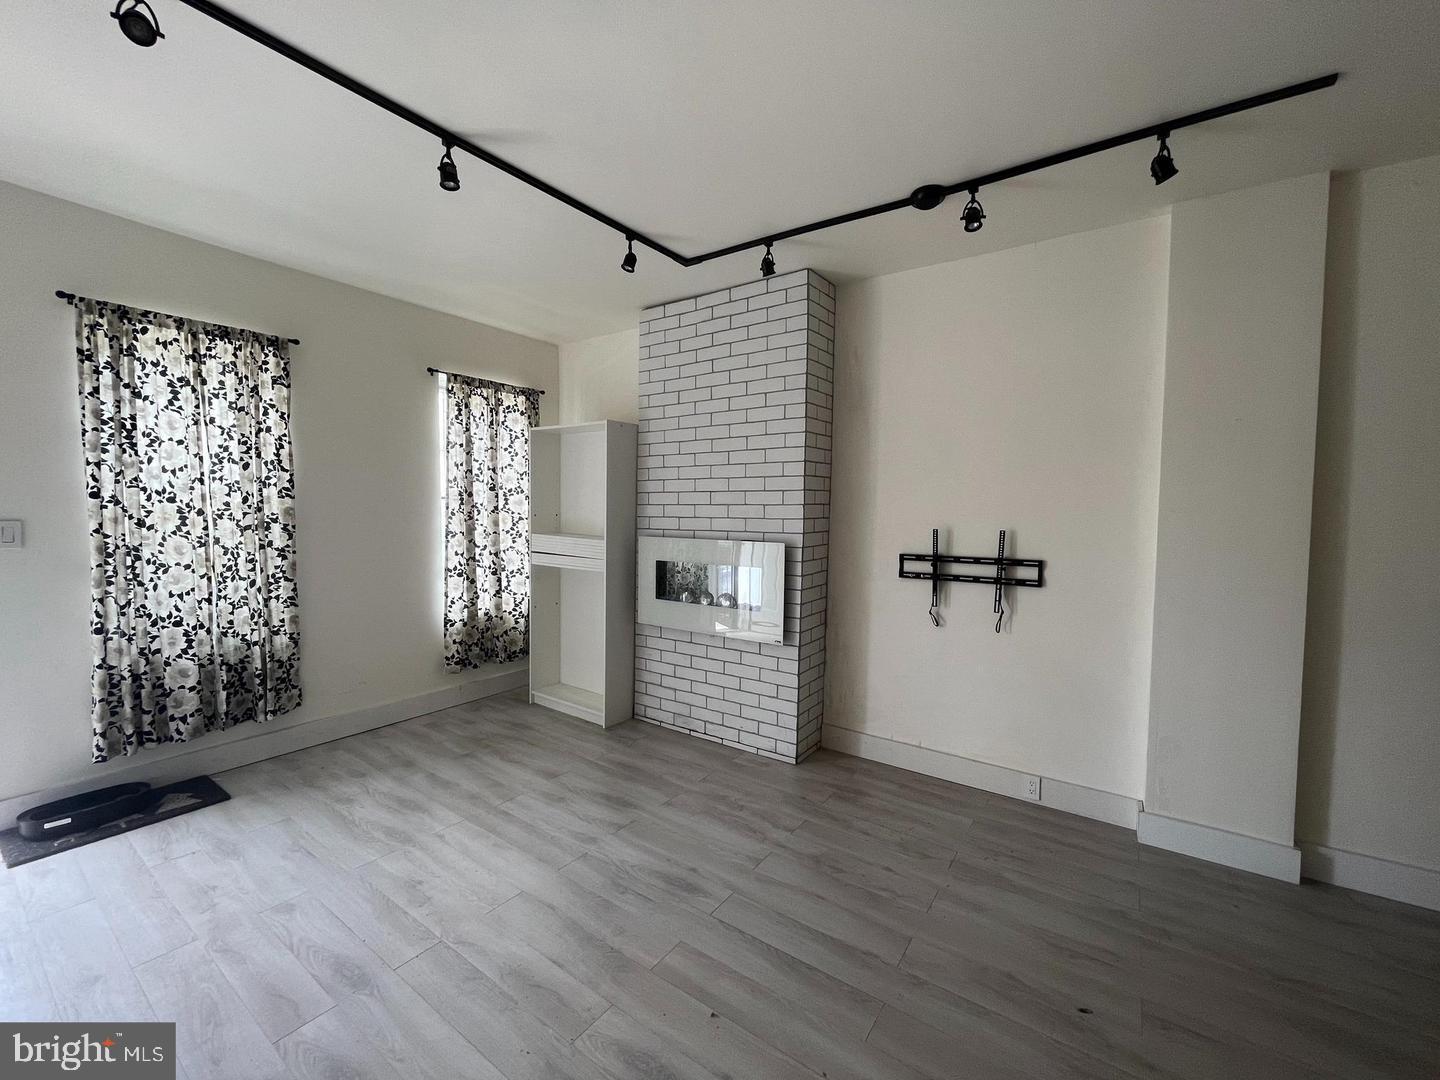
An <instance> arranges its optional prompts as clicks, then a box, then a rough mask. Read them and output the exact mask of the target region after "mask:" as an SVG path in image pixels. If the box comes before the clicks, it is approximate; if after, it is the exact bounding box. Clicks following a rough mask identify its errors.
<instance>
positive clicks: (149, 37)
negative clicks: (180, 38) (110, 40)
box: [110, 0, 165, 49]
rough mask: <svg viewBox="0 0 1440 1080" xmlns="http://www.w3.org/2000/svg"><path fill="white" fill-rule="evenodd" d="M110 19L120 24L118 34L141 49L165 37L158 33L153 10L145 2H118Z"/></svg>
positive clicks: (157, 24)
mask: <svg viewBox="0 0 1440 1080" xmlns="http://www.w3.org/2000/svg"><path fill="white" fill-rule="evenodd" d="M110 17H111V18H112V19H114V20H115V21H116V22H118V23H119V24H120V32H121V33H122V34H124V35H125V36H126V37H127V38H129V39H130V40H131V41H133V42H134V43H135V44H136V45H139V46H140V47H141V48H142V49H148V48H150V46H151V45H154V44H155V42H157V41H159V40H160V39H161V38H163V37H164V36H165V35H164V34H162V33H161V32H160V20H159V19H157V18H156V17H155V9H154V8H152V7H151V6H150V5H149V4H147V3H146V2H145V0H119V3H117V4H116V5H115V10H114V11H112V12H110Z"/></svg>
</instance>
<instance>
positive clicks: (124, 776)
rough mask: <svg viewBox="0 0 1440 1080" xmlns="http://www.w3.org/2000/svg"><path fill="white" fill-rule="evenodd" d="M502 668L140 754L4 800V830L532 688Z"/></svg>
mask: <svg viewBox="0 0 1440 1080" xmlns="http://www.w3.org/2000/svg"><path fill="white" fill-rule="evenodd" d="M497 667H499V668H500V670H498V671H494V672H488V673H486V674H483V675H481V676H480V677H479V678H476V679H470V680H468V681H466V682H463V683H460V684H458V685H456V686H450V687H446V688H445V689H443V690H434V691H431V692H430V693H427V694H417V695H415V696H414V697H408V698H402V699H401V700H399V701H390V702H386V703H385V704H383V705H374V706H371V707H370V708H366V709H357V710H355V711H354V712H348V713H341V714H339V715H338V716H324V717H318V718H316V719H314V720H307V721H306V722H305V723H303V724H295V725H293V726H290V727H270V726H268V725H265V724H259V725H247V726H249V727H251V728H253V731H251V732H250V733H249V734H247V736H246V737H245V738H243V739H231V740H228V741H224V742H219V743H208V744H207V743H206V742H205V741H204V740H199V741H197V742H196V743H194V744H191V745H187V746H186V747H185V748H183V749H181V748H176V749H175V751H174V752H172V753H169V754H166V755H164V756H161V757H152V758H148V759H147V758H146V754H147V753H148V751H141V752H140V753H139V754H138V755H136V757H135V760H134V761H133V763H130V762H127V763H124V764H119V763H116V764H114V765H112V766H111V767H109V768H105V769H97V770H96V773H95V776H94V778H92V779H89V780H79V781H75V782H72V783H68V784H61V785H58V786H56V787H54V788H49V789H45V790H41V791H33V792H29V793H27V794H25V795H16V796H14V797H12V798H8V799H4V800H0V829H9V828H13V827H14V825H15V815H16V814H19V813H20V812H22V811H23V810H25V809H27V808H29V807H31V806H38V805H40V804H41V803H46V802H52V801H53V800H55V799H64V798H66V797H68V796H70V795H78V794H80V793H81V792H82V791H90V790H92V789H94V788H98V787H109V786H110V785H111V784H127V783H131V782H132V781H137V780H144V781H147V782H149V783H151V784H157V785H158V784H169V783H174V782H175V781H177V780H184V779H185V778H187V777H190V776H199V775H202V774H210V773H219V772H224V771H225V770H226V769H238V768H239V767H240V766H241V765H250V764H253V763H254V762H257V761H263V760H265V759H266V758H272V757H279V756H280V755H282V754H289V753H292V752H294V751H296V750H304V749H305V748H306V747H309V746H318V745H319V744H321V743H327V742H332V741H334V740H335V739H343V738H345V737H346V736H347V735H358V734H359V733H360V732H362V731H370V730H371V729H373V728H378V727H385V726H387V725H389V724H395V723H399V722H400V721H401V720H410V719H413V718H414V717H417V716H424V715H425V714H426V713H432V712H439V711H440V710H441V709H449V708H452V707H454V706H456V705H464V704H465V703H466V702H468V701H478V700H479V699H480V698H486V697H492V696H493V695H495V694H503V693H506V692H507V691H510V690H519V689H522V688H524V687H525V686H527V685H529V680H530V676H529V665H528V664H526V663H524V662H517V663H515V664H505V665H497Z"/></svg>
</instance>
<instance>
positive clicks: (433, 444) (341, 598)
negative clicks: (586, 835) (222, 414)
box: [0, 184, 558, 800]
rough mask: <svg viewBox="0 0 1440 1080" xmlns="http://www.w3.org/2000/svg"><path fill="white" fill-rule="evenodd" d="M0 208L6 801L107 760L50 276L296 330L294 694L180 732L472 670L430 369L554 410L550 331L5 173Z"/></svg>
mask: <svg viewBox="0 0 1440 1080" xmlns="http://www.w3.org/2000/svg"><path fill="white" fill-rule="evenodd" d="M0 221H3V222H4V233H3V235H4V241H3V244H0V517H3V518H22V519H24V521H25V547H24V548H23V549H21V550H6V551H0V747H3V750H0V800H4V799H6V798H9V797H13V796H17V795H22V794H25V793H28V792H33V791H38V790H42V789H45V788H49V787H51V786H53V785H59V784H64V783H68V782H71V781H77V780H79V781H91V782H93V783H96V784H100V783H103V782H106V777H107V776H108V775H113V771H111V770H113V768H114V766H113V765H111V766H104V767H101V766H92V765H90V764H89V760H90V733H89V684H90V679H89V667H90V641H89V635H88V624H87V619H88V615H89V610H90V606H89V604H90V601H89V578H90V574H89V554H88V539H87V538H88V526H87V524H86V520H85V504H84V499H83V478H82V466H81V456H80V433H79V416H80V410H79V404H78V398H77V376H76V365H75V331H74V312H73V311H72V310H71V309H70V308H69V307H67V306H66V305H64V304H63V303H61V302H60V301H59V300H57V299H56V298H55V295H54V291H55V290H56V289H57V288H59V289H67V290H70V291H73V292H78V293H81V294H85V295H90V296H97V297H103V298H107V299H112V300H117V301H120V302H122V303H131V304H135V305H138V306H142V307H149V308H156V309H160V310H163V311H168V312H173V313H175V314H179V315H189V316H193V317H196V318H201V319H209V320H213V321H217V322H223V323H229V324H233V325H240V326H246V327H254V328H256V329H261V330H267V331H271V332H275V333H280V334H283V335H286V336H295V337H298V338H300V339H301V341H302V344H301V345H299V346H298V347H294V348H293V349H292V357H293V386H294V391H293V398H292V401H293V423H294V442H295V460H296V472H297V475H296V484H297V492H298V500H297V514H298V522H299V589H300V604H301V607H300V612H301V615H300V619H301V650H302V666H301V674H302V678H303V683H304V690H305V705H304V707H303V708H302V709H301V710H299V711H298V712H296V713H293V714H291V715H289V716H286V717H284V718H282V719H280V720H278V721H275V722H273V723H272V724H270V725H265V726H257V725H252V724H247V725H242V726H241V727H238V728H235V729H233V730H232V731H230V732H225V733H222V734H216V735H210V736H206V737H205V738H204V739H201V740H199V741H197V742H195V743H193V744H190V746H191V747H192V748H195V749H204V748H205V747H207V746H213V745H215V744H216V743H217V742H219V741H224V740H238V739H248V738H252V737H259V738H264V737H266V733H267V732H275V731H276V729H280V728H291V727H294V726H295V725H298V724H303V723H305V722H306V721H310V720H314V719H317V718H322V717H328V716H332V715H335V714H342V713H348V712H351V711H353V710H359V709H364V708H366V707H369V706H375V705H379V704H383V703H388V702H394V701H398V700H401V699H405V698H409V697H412V696H416V695H421V694H424V693H426V692H430V691H435V690H438V689H441V688H444V687H449V686H454V685H456V684H457V683H459V682H461V681H463V677H461V676H453V675H449V674H446V673H445V671H444V670H443V667H442V665H441V653H442V650H441V643H440V628H439V624H440V611H439V603H440V600H439V598H440V591H439V590H440V580H439V567H440V535H439V501H438V500H439V497H440V493H441V488H440V469H439V455H440V450H439V436H438V428H437V408H436V390H435V383H434V381H433V380H432V379H430V378H428V377H426V375H425V368H426V366H429V365H433V366H436V367H442V368H450V369H453V370H458V371H465V372H473V373H476V374H481V375H485V376H488V377H492V378H497V379H504V380H508V381H513V382H521V383H525V384H527V385H530V386H538V387H540V388H542V389H546V390H548V391H550V392H551V393H550V394H549V396H548V397H546V398H545V399H544V400H545V408H546V413H547V417H546V419H547V420H548V421H549V422H554V420H555V415H554V413H555V406H554V402H555V398H556V394H555V391H556V389H557V386H558V372H557V364H558V360H557V350H556V347H555V346H554V345H550V344H546V343H544V342H540V341H535V340H532V339H530V338H524V337H520V336H517V335H515V334H510V333H505V332H502V331H499V330H495V329H493V328H490V327H487V326H481V325H479V324H476V323H471V322H467V321H465V320H463V319H458V318H454V317H452V316H448V315H441V314H438V313H436V312H433V311H428V310H426V309H423V308H419V307H415V306H413V305H410V304H405V303H401V302H399V301H396V300H391V299H387V298H385V297H382V296H377V295H375V294H373V293H368V292H364V291H362V290H360V289H355V288H351V287H349V286H345V285H340V284H337V283H335V282H331V281H326V280H324V279H322V278H317V277H312V276H310V275H308V274H302V273H299V272H297V271H293V270H288V269H284V268H282V267H279V266H275V265H273V264H270V263H265V262H260V261H258V260H255V259H251V258H247V257H245V256H241V255H237V254H234V253H233V252H229V251H225V250H222V249H220V248H215V247H210V246H208V245H205V244H200V243H197V242H195V241H191V240H187V239H184V238H181V237H178V236H175V235H173V234H170V233H165V232H161V231H159V230H157V229H152V228H149V227H146V226H143V225H138V224H136V223H134V222H130V221H126V220H123V219H121V218H117V217H112V216H110V215H107V214H103V213H100V212H98V211H94V210H89V209H86V208H83V207H80V206H77V205H75V204H73V203H66V202H62V201H60V200H57V199H52V198H49V197H48V196H44V195H39V194H36V193H35V192H31V191H27V190H24V189H21V188H17V187H12V186H10V185H6V184H0ZM182 749H183V748H182ZM174 752H175V751H174V750H166V749H160V750H147V751H145V752H144V754H143V755H142V756H146V757H147V759H148V760H155V759H156V758H158V757H162V756H164V755H166V754H173V753H174ZM130 760H132V761H138V760H139V757H137V758H134V759H130ZM112 782H113V781H112Z"/></svg>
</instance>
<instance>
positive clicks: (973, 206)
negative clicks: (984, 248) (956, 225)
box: [960, 187, 985, 232]
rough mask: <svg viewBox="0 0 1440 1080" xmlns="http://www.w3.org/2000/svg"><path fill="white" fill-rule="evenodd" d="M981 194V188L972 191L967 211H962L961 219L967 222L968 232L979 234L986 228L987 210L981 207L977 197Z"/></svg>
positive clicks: (966, 207)
mask: <svg viewBox="0 0 1440 1080" xmlns="http://www.w3.org/2000/svg"><path fill="white" fill-rule="evenodd" d="M979 193H980V189H979V188H973V187H972V188H971V189H970V201H969V202H967V203H966V204H965V209H964V210H961V211H960V217H961V218H962V219H964V221H965V231H966V232H979V231H980V230H981V229H982V228H984V227H985V208H984V207H983V206H981V205H980V200H979V199H978V198H976V196H977V195H978V194H979Z"/></svg>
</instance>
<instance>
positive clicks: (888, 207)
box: [180, 0, 1340, 267]
mask: <svg viewBox="0 0 1440 1080" xmlns="http://www.w3.org/2000/svg"><path fill="white" fill-rule="evenodd" d="M180 3H182V4H184V5H185V6H186V7H188V8H192V9H193V10H195V11H198V12H199V13H200V14H202V15H206V16H209V17H210V18H212V19H214V20H215V21H216V22H218V23H221V24H222V25H224V26H228V27H229V28H230V29H231V30H234V31H235V32H236V33H239V34H243V35H244V36H245V37H247V38H249V39H250V40H251V41H254V42H255V43H257V44H259V45H263V46H264V47H265V48H267V49H269V50H271V51H272V52H275V53H278V54H279V55H280V56H283V57H285V59H287V60H289V61H291V62H293V63H296V64H299V65H300V66H301V67H303V68H306V69H307V70H309V71H312V72H314V73H315V74H316V75H319V76H320V77H321V78H322V79H326V80H328V81H329V82H331V83H334V84H335V85H336V86H338V87H340V88H341V89H343V90H348V91H349V92H350V93H352V94H354V95H355V96H356V97H360V98H363V99H365V100H366V101H368V102H370V103H371V104H372V105H375V106H377V107H379V108H381V109H384V110H385V111H386V112H388V113H390V114H391V115H392V116H395V117H397V118H398V119H400V120H404V121H405V122H406V123H408V124H410V125H412V126H414V127H417V128H419V129H420V130H421V131H424V132H427V133H429V134H430V135H433V136H434V137H435V138H436V139H438V140H439V141H440V142H441V143H442V144H443V145H445V146H446V147H448V148H453V149H455V150H461V151H464V152H465V153H467V154H469V155H470V156H471V157H474V158H478V159H479V160H480V161H483V162H484V163H485V164H487V165H489V166H491V167H492V168H495V169H499V170H500V171H501V172H503V173H506V174H508V175H509V176H512V177H514V178H515V179H516V180H519V181H520V182H521V183H523V184H528V185H529V186H530V187H532V188H534V189H535V190H536V191H539V192H542V193H543V194H545V195H548V196H550V197H551V198H552V199H555V200H556V201H557V202H562V203H564V204H565V205H566V206H568V207H570V208H571V209H572V210H576V211H578V212H580V213H582V214H584V215H585V216H586V217H588V218H591V219H592V220H594V221H597V222H599V223H600V224H601V225H604V226H605V227H606V228H608V229H613V230H614V231H615V232H617V233H619V234H620V235H621V236H623V237H624V238H625V239H626V240H627V241H633V242H634V243H636V244H642V245H644V246H645V247H647V248H649V249H650V250H651V251H654V252H657V253H658V254H660V255H664V256H665V257H666V258H667V259H669V260H670V261H671V262H674V263H677V264H679V265H680V266H686V267H689V266H698V265H700V264H701V263H707V262H711V261H712V260H714V259H721V258H724V257H725V256H727V255H735V254H738V253H740V252H742V251H748V250H750V249H752V248H761V247H769V246H770V245H773V244H777V243H779V242H780V241H782V240H790V239H793V238H794V237H797V236H804V235H806V234H807V233H813V232H820V231H821V230H823V229H833V228H835V227H836V226H837V225H848V224H849V223H850V222H852V221H863V220H864V219H865V218H872V217H877V216H879V215H880V214H888V213H891V212H892V211H895V210H904V209H906V208H919V209H925V210H930V209H934V208H935V207H936V206H939V205H940V203H942V202H943V201H944V200H945V197H946V196H949V195H957V194H960V193H961V192H973V191H974V190H976V189H979V188H982V187H988V186H990V185H992V184H998V183H1000V182H1001V181H1004V180H1013V179H1015V178H1016V177H1019V176H1025V175H1027V174H1028V173H1033V172H1039V171H1040V170H1042V169H1049V168H1053V167H1054V166H1056V165H1063V164H1065V163H1067V162H1070V161H1076V160H1079V159H1080V158H1086V157H1090V156H1091V155H1093V154H1100V153H1103V152H1105V151H1106V150H1113V149H1115V148H1116V147H1120V146H1125V145H1127V144H1129V143H1135V142H1141V141H1143V140H1146V139H1155V138H1160V137H1162V136H1165V135H1168V134H1171V133H1173V132H1175V131H1178V130H1180V129H1181V128H1187V127H1194V126H1195V125H1196V124H1204V123H1207V122H1209V121H1211V120H1218V119H1220V118H1221V117H1225V116H1234V115H1235V114H1236V113H1242V112H1247V111H1249V110H1250V109H1258V108H1261V107H1263V106H1265V105H1273V104H1275V103H1276V102H1279V101H1286V100H1288V99H1290V98H1294V97H1301V96H1302V95H1305V94H1313V93H1315V92H1316V91H1317V90H1325V89H1328V88H1329V87H1331V86H1334V85H1335V83H1336V81H1337V80H1338V79H1339V78H1340V75H1339V73H1338V72H1332V73H1330V74H1329V75H1321V76H1320V77H1318V78H1315V79H1306V80H1305V81H1304V82H1298V83H1292V84H1291V85H1289V86H1282V87H1279V88H1278V89H1275V90H1267V91H1266V92H1265V93H1263V94H1254V95H1252V96H1250V97H1244V98H1239V99H1237V100H1235V101H1230V102H1226V103H1225V104H1223V105H1216V106H1214V107H1212V108H1209V109H1202V110H1200V111H1199V112H1193V113H1189V114H1187V115H1185V116H1177V117H1174V118H1172V119H1169V120H1164V121H1161V122H1160V123H1158V124H1147V125H1146V126H1144V127H1139V128H1135V129H1133V130H1131V131H1126V132H1124V133H1122V134H1119V135H1112V136H1110V137H1109V138H1106V139H1099V140H1097V141H1095V142H1090V143H1085V144H1084V145H1083V146H1077V147H1074V148H1072V149H1070V150H1062V151H1060V152H1059V153H1055V154H1047V155H1045V156H1044V157H1038V158H1032V159H1031V160H1029V161H1025V162H1021V163H1020V164H1018V165H1011V166H1009V167H1007V168H1004V169H998V170H996V171H994V172H989V173H984V174H982V175H980V176H973V177H970V178H968V179H965V180H958V181H956V182H955V183H953V184H943V185H942V184H926V185H924V186H923V187H919V188H917V189H916V190H915V191H913V192H911V193H910V194H909V195H906V196H905V197H904V198H900V199H891V200H890V201H888V202H883V203H876V204H875V205H874V206H867V207H864V208H863V209H860V210H852V211H850V212H849V213H845V214H836V215H834V216H833V217H827V218H821V219H820V220H819V221H811V222H808V223H806V224H804V225H796V226H794V227H793V228H789V229H781V230H779V231H777V232H771V233H766V234H765V235H763V236H757V237H755V238H754V239H752V240H744V241H741V242H740V243H738V244H729V245H727V246H725V247H720V248H716V249H714V250H713V251H705V252H701V253H700V254H698V255H683V254H681V253H680V252H678V251H676V250H675V249H674V248H671V247H668V246H667V245H665V244H662V243H661V242H660V241H658V240H655V239H652V238H651V237H649V236H647V235H645V233H643V232H641V231H640V230H639V229H636V228H635V227H634V226H631V225H627V224H625V223H624V222H623V221H620V220H618V219H617V218H614V217H611V216H610V215H609V214H607V213H605V212H604V211H603V210H597V209H596V208H595V207H593V206H591V205H590V204H589V203H587V202H585V201H584V200H583V199H577V198H576V197H575V196H574V195H571V194H569V193H568V192H566V191H562V190H561V189H560V188H558V187H556V186H555V185H554V184H551V183H549V182H548V181H546V180H542V179H541V178H540V177H538V176H536V175H535V174H534V173H530V172H526V171H525V170H524V169H522V168H520V166H518V165H516V164H514V163H512V162H510V161H507V160H505V159H504V158H502V157H500V156H499V155H498V154H495V153H492V152H491V151H489V150H486V149H485V148H484V147H483V146H480V145H479V144H478V143H475V142H472V141H471V140H469V139H467V138H465V137H464V136H463V135H459V134H456V133H455V132H453V131H451V130H450V129H449V128H447V127H445V126H444V125H443V124H439V123H437V122H436V121H434V120H431V119H430V118H429V117H427V116H423V115H421V114H420V113H418V112H416V111H415V110H414V109H411V108H409V107H408V106H406V105H402V104H401V103H400V102H398V101H396V100H395V99H394V98H392V97H390V96H388V95H387V94H383V93H381V92H380V91H379V90H376V89H375V88H374V87H371V86H367V85H366V84H365V83H362V82H361V81H360V80H358V79H355V78H352V77H351V76H349V75H346V74H345V73H344V72H343V71H340V70H338V69H336V68H334V67H331V66H330V65H329V64H327V63H325V61H323V60H321V59H319V58H318V57H315V56H312V55H311V54H310V53H308V52H306V51H305V50H303V49H300V48H298V47H296V46H294V45H291V44H290V43H289V42H288V41H285V40H283V39H282V38H279V37H276V36H275V35H274V34H272V33H270V32H269V31H268V30H265V29H263V28H262V27H259V26H256V25H255V24H254V23H252V22H250V21H249V20H248V19H245V18H243V17H242V16H240V15H237V14H235V13H234V12H233V11H230V10H229V9H227V8H224V7H221V6H220V5H219V4H216V3H212V2H211V0H180Z"/></svg>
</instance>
